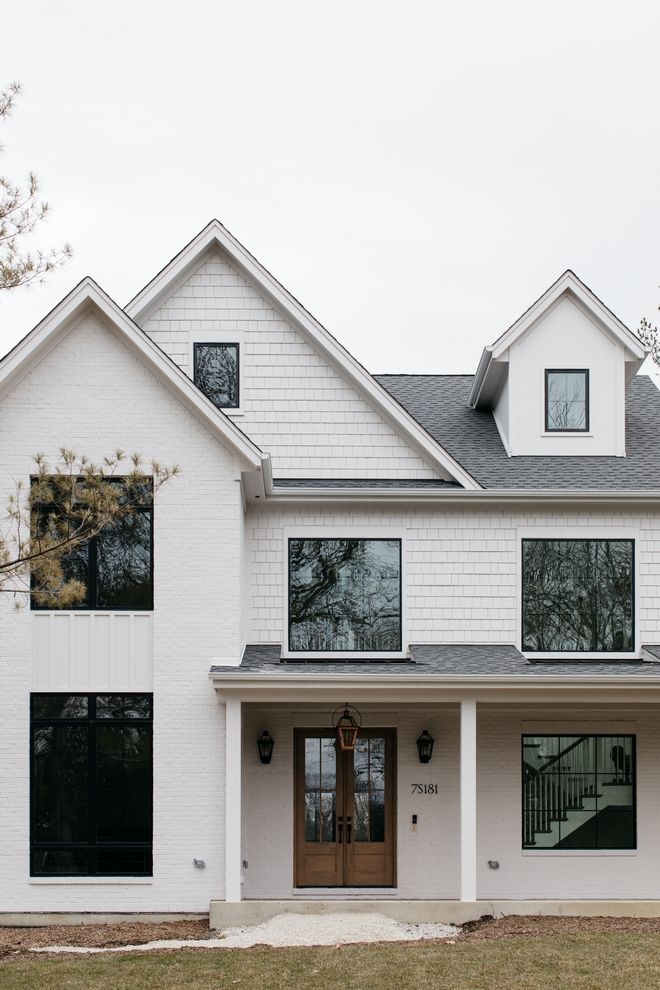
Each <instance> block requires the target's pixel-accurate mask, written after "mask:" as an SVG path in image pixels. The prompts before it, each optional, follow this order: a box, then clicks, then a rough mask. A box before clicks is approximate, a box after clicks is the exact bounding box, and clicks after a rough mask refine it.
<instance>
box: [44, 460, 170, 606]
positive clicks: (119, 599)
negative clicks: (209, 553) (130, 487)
mask: <svg viewBox="0 0 660 990" xmlns="http://www.w3.org/2000/svg"><path fill="white" fill-rule="evenodd" d="M116 483H117V484H122V482H121V480H119V479H118V480H117V482H116ZM143 497H144V504H141V505H139V506H137V507H136V508H135V509H134V510H133V511H131V512H130V513H127V514H126V515H123V516H119V518H118V519H116V520H115V522H114V523H112V525H110V526H107V527H106V528H105V529H104V530H102V531H101V532H100V533H98V534H97V535H96V536H93V537H92V538H91V539H89V540H86V541H85V542H84V543H82V544H80V545H79V546H77V547H75V549H74V550H72V551H71V553H69V554H67V556H66V557H64V559H63V560H62V571H63V579H64V581H70V580H72V579H73V580H78V581H81V582H82V583H83V584H84V585H85V587H86V588H87V594H86V597H85V600H84V601H83V602H81V603H80V604H79V605H74V606H65V607H66V608H71V607H72V608H74V609H76V610H79V609H90V610H91V609H94V610H103V609H126V610H142V609H152V608H153V532H152V531H153V501H152V498H151V495H150V493H145V494H144V496H143ZM50 510H51V507H50V506H48V505H44V506H43V507H42V510H41V513H40V515H39V521H38V525H40V526H43V527H47V526H48V524H49V512H50ZM37 587H38V586H37V585H36V583H35V581H34V578H33V582H32V588H33V590H34V589H37ZM31 605H32V608H33V609H39V608H47V609H52V608H56V607H57V606H53V605H47V606H42V605H39V604H38V602H37V601H35V600H34V599H32V602H31Z"/></svg>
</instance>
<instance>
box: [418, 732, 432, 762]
mask: <svg viewBox="0 0 660 990" xmlns="http://www.w3.org/2000/svg"><path fill="white" fill-rule="evenodd" d="M434 742H435V739H434V738H433V736H430V735H429V733H428V730H427V729H424V731H423V732H422V734H421V736H420V737H419V739H418V740H417V752H418V753H419V762H420V763H428V762H429V761H430V759H431V754H432V753H433V743H434Z"/></svg>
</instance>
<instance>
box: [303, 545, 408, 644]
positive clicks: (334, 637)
mask: <svg viewBox="0 0 660 990" xmlns="http://www.w3.org/2000/svg"><path fill="white" fill-rule="evenodd" d="M289 649H290V650H291V651H296V650H300V651H310V652H337V651H370V652H375V651H377V652H383V653H386V652H395V651H399V650H400V649H401V540H381V539H378V540H319V539H291V540H289Z"/></svg>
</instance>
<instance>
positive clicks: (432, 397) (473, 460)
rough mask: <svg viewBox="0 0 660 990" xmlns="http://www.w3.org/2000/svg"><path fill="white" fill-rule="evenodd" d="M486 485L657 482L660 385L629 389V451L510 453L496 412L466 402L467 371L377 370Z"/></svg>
mask: <svg viewBox="0 0 660 990" xmlns="http://www.w3.org/2000/svg"><path fill="white" fill-rule="evenodd" d="M374 377H375V378H376V380H377V381H378V382H380V384H381V385H383V386H384V388H386V389H387V390H388V392H390V394H391V395H393V396H394V398H395V399H396V400H397V401H398V402H400V403H401V405H402V406H403V407H404V408H405V409H407V411H408V412H409V413H410V414H411V415H412V416H414V418H415V419H416V420H417V422H418V423H419V424H420V425H421V426H423V427H424V429H425V430H427V431H428V433H430V434H431V436H432V437H434V438H435V439H436V440H437V441H438V443H440V444H442V446H443V447H444V448H445V450H446V451H447V452H448V453H449V454H451V456H452V457H454V458H455V459H456V460H457V461H458V462H459V464H461V465H462V466H463V467H464V468H465V469H466V470H467V471H468V472H469V473H470V474H471V475H472V477H473V478H475V479H476V480H477V481H478V482H479V484H480V485H482V486H483V487H484V488H505V489H506V488H508V489H516V488H522V489H541V488H546V489H547V488H560V489H583V490H598V489H609V490H613V489H621V490H627V491H631V490H648V489H660V391H658V389H657V388H656V386H655V385H654V383H653V382H652V381H651V379H650V378H649V377H648V376H647V375H638V376H637V378H635V379H634V380H633V382H632V383H631V384H630V385H629V387H628V390H627V392H626V457H549V456H542V457H526V456H522V457H508V456H507V453H506V450H505V449H504V445H503V444H502V440H501V438H500V435H499V432H498V429H497V426H496V425H495V420H494V419H493V415H492V413H491V412H488V411H478V410H475V409H469V408H468V407H467V405H466V402H467V397H468V394H469V392H470V387H471V385H472V381H473V376H472V375H375V376H374Z"/></svg>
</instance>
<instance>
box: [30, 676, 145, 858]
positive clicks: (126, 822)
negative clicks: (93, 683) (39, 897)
mask: <svg viewBox="0 0 660 990" xmlns="http://www.w3.org/2000/svg"><path fill="white" fill-rule="evenodd" d="M31 722H32V763H31V775H32V809H31V821H32V824H31V836H30V839H31V842H30V845H31V874H32V876H151V833H152V699H151V695H141V694H129V695H116V694H111V695H84V694H83V695H66V694H34V695H32V719H31Z"/></svg>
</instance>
